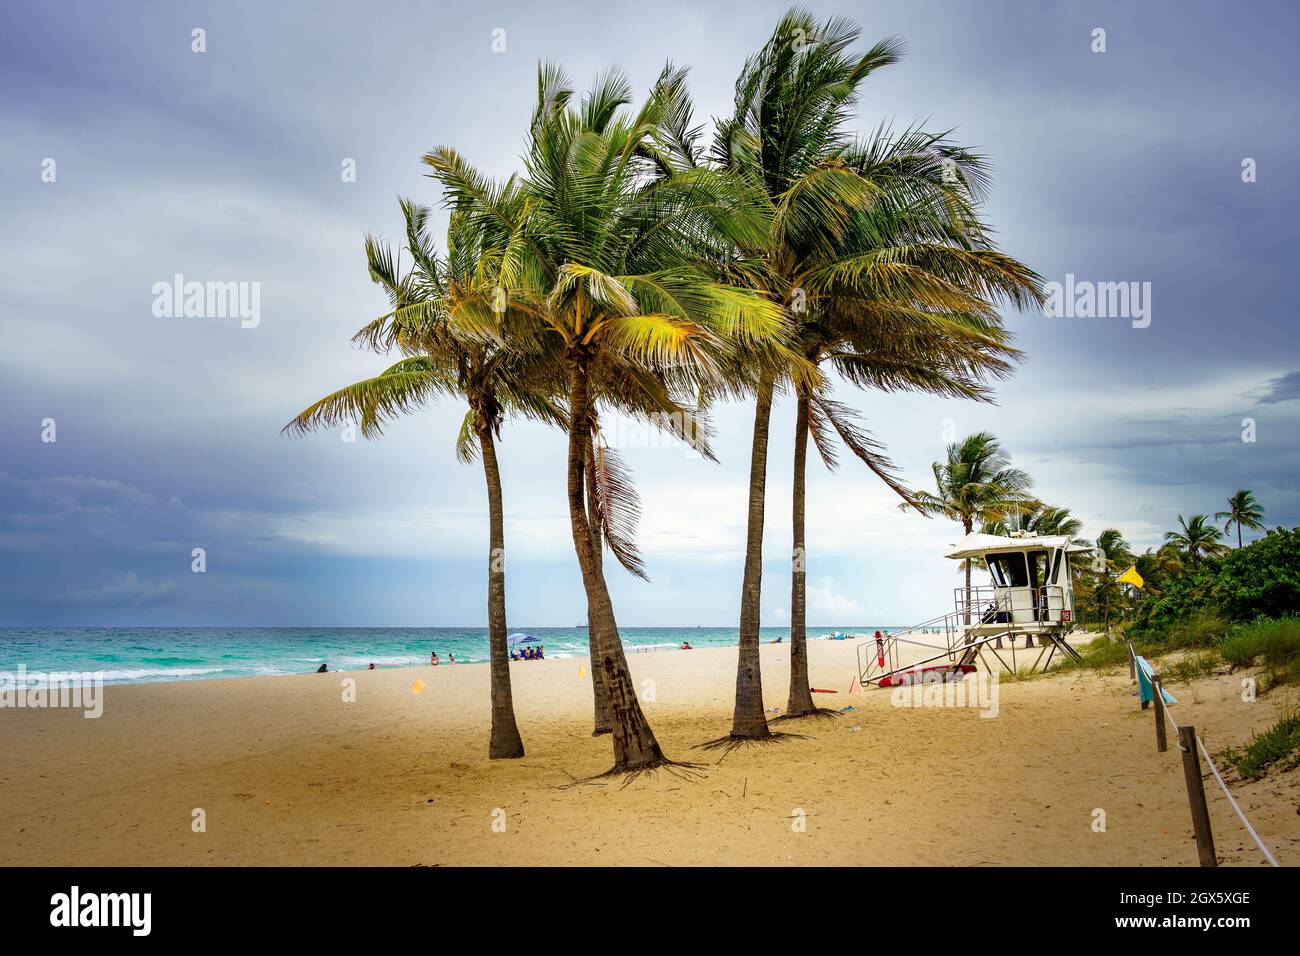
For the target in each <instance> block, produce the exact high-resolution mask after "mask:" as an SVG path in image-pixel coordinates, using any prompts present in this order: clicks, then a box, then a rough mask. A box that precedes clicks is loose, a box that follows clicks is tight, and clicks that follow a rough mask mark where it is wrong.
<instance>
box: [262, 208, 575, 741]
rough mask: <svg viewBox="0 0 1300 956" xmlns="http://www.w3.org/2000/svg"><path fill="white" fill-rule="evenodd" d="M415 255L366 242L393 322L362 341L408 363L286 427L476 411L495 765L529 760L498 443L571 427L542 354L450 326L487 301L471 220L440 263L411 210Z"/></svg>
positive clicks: (455, 230)
mask: <svg viewBox="0 0 1300 956" xmlns="http://www.w3.org/2000/svg"><path fill="white" fill-rule="evenodd" d="M401 205H402V212H403V216H404V218H405V222H406V239H407V242H406V249H407V251H408V252H409V254H410V255H411V257H412V260H413V261H412V266H411V268H410V270H409V271H407V272H406V273H405V274H402V272H401V269H400V267H399V261H400V254H395V253H394V251H393V250H392V248H391V247H389V246H387V245H385V244H381V243H379V242H378V241H376V240H375V239H374V238H373V237H368V238H367V240H366V257H367V262H368V264H369V267H370V275H371V278H372V279H373V280H374V281H375V282H376V283H378V284H379V285H381V286H382V287H383V288H384V290H385V292H386V293H387V295H388V298H389V303H390V306H391V309H390V311H389V312H387V313H386V314H384V315H383V316H381V317H380V318H378V319H376V320H375V321H373V322H371V323H370V324H368V325H367V326H366V327H365V328H363V329H362V330H361V331H360V332H359V333H358V334H357V341H358V342H362V343H364V344H367V345H370V346H372V347H374V348H376V349H377V350H380V351H387V350H389V349H393V348H396V349H398V350H400V351H402V352H404V353H406V357H405V358H403V359H402V360H401V361H399V362H397V363H396V364H395V365H393V366H391V367H390V368H388V369H386V370H385V371H383V372H382V373H380V374H379V375H377V376H375V377H373V378H370V379H366V380H364V381H360V382H356V383H354V384H352V385H349V386H347V387H345V388H342V389H340V390H338V391H337V392H334V393H332V394H330V395H327V396H326V397H325V398H322V399H321V400H320V401H318V402H315V403H314V404H312V405H311V406H309V407H308V408H306V409H305V410H303V411H302V412H301V413H300V414H299V415H297V416H296V417H295V418H294V419H293V421H291V422H290V423H289V424H288V425H286V426H285V430H286V431H288V432H291V433H304V432H308V431H311V430H314V429H316V428H328V427H332V426H334V425H336V424H338V423H340V422H343V421H348V420H354V421H357V422H359V424H360V426H361V431H362V434H363V435H365V436H367V437H377V436H379V435H380V434H381V433H382V432H383V429H384V427H385V426H386V425H387V424H388V423H389V422H391V421H392V420H394V419H395V418H398V417H399V416H401V415H403V414H406V413H409V412H411V411H413V410H415V409H417V408H420V407H423V406H424V405H426V404H427V403H429V402H431V401H433V400H435V399H438V398H448V397H450V398H457V399H460V400H461V401H463V402H464V403H465V404H466V405H467V406H468V408H467V410H466V413H465V417H464V420H463V421H462V424H461V429H460V434H459V437H458V439H457V442H456V455H457V457H458V458H459V459H460V460H461V461H462V462H466V463H468V462H471V461H473V460H474V459H475V458H476V457H477V458H479V459H480V460H481V462H482V465H483V476H484V480H485V482H486V484H487V498H488V528H489V531H488V648H489V660H490V665H489V667H490V679H491V700H492V729H491V735H490V738H489V743H488V756H489V757H492V758H503V757H522V756H523V755H524V744H523V740H522V738H521V737H520V734H519V728H518V725H517V723H516V721H515V714H514V703H513V698H512V695H511V689H510V667H509V651H508V649H507V646H506V633H507V627H506V599H505V519H504V509H503V505H502V494H501V471H500V465H499V463H498V461H497V455H496V439H497V438H498V437H499V436H500V429H501V423H502V421H503V420H504V418H505V417H506V416H508V415H512V414H514V415H523V416H525V417H529V418H535V419H542V420H545V421H548V422H550V423H552V424H559V425H562V424H564V421H565V418H564V415H563V413H562V411H561V410H560V409H559V407H558V406H557V404H556V403H554V402H553V401H552V400H551V399H549V398H548V397H547V395H546V394H545V393H544V392H543V391H541V390H539V388H538V382H539V381H540V380H541V379H540V377H539V373H540V372H541V371H542V370H543V369H544V368H545V366H544V365H542V364H540V362H539V357H538V356H537V355H536V354H530V352H529V351H528V350H526V349H512V348H508V347H506V345H505V344H503V343H502V342H501V341H499V340H497V341H494V340H488V339H481V338H480V339H476V338H471V337H467V336H463V335H460V334H458V333H457V330H456V327H455V325H454V324H452V323H451V322H450V321H449V317H450V314H451V312H452V311H453V310H454V309H455V308H457V307H458V306H459V305H460V303H462V302H464V301H466V300H469V301H472V300H474V299H475V298H476V297H479V296H480V295H481V289H480V288H479V286H480V285H481V278H480V276H479V268H480V266H481V264H482V263H481V261H480V255H481V253H482V250H481V249H480V248H478V247H477V246H476V245H475V242H474V238H473V235H474V234H473V231H472V230H470V229H468V228H467V225H468V224H467V222H466V220H465V219H464V217H462V216H457V215H453V216H452V221H451V226H450V228H449V231H448V242H447V245H448V250H447V255H446V256H445V257H439V256H438V254H437V252H436V250H435V248H434V246H433V243H432V241H431V239H430V236H429V230H428V210H427V209H426V208H424V207H421V206H417V205H415V204H413V203H411V202H410V201H408V200H402V203H401Z"/></svg>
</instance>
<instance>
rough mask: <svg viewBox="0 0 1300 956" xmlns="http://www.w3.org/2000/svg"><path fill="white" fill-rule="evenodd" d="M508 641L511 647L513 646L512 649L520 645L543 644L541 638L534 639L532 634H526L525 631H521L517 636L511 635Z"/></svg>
mask: <svg viewBox="0 0 1300 956" xmlns="http://www.w3.org/2000/svg"><path fill="white" fill-rule="evenodd" d="M507 640H509V641H510V646H511V647H515V646H516V645H519V644H540V643H542V642H541V639H540V638H536V637H533V635H531V634H525V633H524V632H523V631H520V632H519V633H517V634H511V635H510V636H509V638H507Z"/></svg>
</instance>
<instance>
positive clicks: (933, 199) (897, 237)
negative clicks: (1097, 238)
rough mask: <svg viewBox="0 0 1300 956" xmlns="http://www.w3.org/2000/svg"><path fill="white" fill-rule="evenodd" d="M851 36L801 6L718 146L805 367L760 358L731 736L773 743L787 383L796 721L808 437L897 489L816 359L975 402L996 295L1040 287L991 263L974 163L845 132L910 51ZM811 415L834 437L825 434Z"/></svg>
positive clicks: (760, 62)
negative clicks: (770, 652)
mask: <svg viewBox="0 0 1300 956" xmlns="http://www.w3.org/2000/svg"><path fill="white" fill-rule="evenodd" d="M858 36H859V31H858V29H857V27H856V26H855V25H854V24H852V23H851V22H849V21H846V20H840V19H833V20H830V21H827V22H826V23H824V24H819V23H817V22H816V21H815V20H814V19H813V18H812V16H811V15H810V14H808V13H806V12H804V11H800V10H794V11H791V12H790V13H788V14H787V15H786V16H785V17H784V18H782V20H781V22H780V23H779V24H778V25H777V28H776V30H775V31H774V32H773V34H772V36H771V38H770V39H769V40H768V41H767V43H766V44H765V45H764V47H763V48H762V50H760V51H759V53H758V54H756V55H755V56H754V57H751V58H750V60H749V61H748V62H747V63H746V64H745V67H744V69H743V70H742V73H741V76H740V78H739V80H738V81H737V84H736V109H735V113H734V115H733V116H731V117H730V118H728V119H726V120H724V121H722V122H721V123H719V126H718V131H717V136H716V138H715V144H714V150H713V154H714V160H715V162H716V163H717V164H718V165H719V166H720V167H721V168H722V169H724V170H725V171H726V172H727V174H728V175H729V177H730V178H731V179H732V181H733V182H735V183H736V184H737V188H738V189H739V190H740V192H741V193H742V194H744V195H745V196H747V197H750V198H751V199H752V201H753V203H754V204H755V205H756V206H759V207H760V208H762V209H763V210H764V212H765V221H766V225H767V230H766V232H765V234H764V236H763V237H762V242H761V243H760V244H758V245H750V246H742V248H741V250H740V255H739V259H740V262H741V263H742V265H741V266H739V267H738V272H739V273H740V275H741V276H742V277H743V278H744V280H745V281H746V282H748V283H749V284H751V285H752V286H753V287H755V288H757V289H760V290H762V291H764V292H765V293H767V294H769V295H771V296H773V297H774V298H777V299H779V300H780V301H782V302H784V303H785V304H786V305H787V308H788V313H789V315H790V318H791V320H792V321H793V322H794V323H795V324H796V332H795V335H796V339H797V340H798V343H799V351H800V353H801V357H802V359H803V363H801V365H800V366H799V367H796V368H793V369H789V368H782V367H780V366H779V365H772V364H769V363H764V362H757V363H754V372H755V381H754V382H753V392H754V394H755V416H754V434H753V442H752V447H751V463H750V491H749V512H748V523H747V536H746V554H745V570H744V576H743V581H742V588H741V612H740V652H739V659H738V663H737V679H736V703H735V708H734V713H733V721H732V729H731V733H730V736H731V737H732V738H733V739H735V738H740V739H751V738H761V737H765V736H767V735H768V730H767V723H766V720H765V718H764V710H763V702H762V675H761V672H760V668H759V655H758V635H759V628H760V626H761V621H760V606H761V600H760V599H761V588H762V553H761V547H762V536H763V522H764V491H765V485H766V459H767V441H768V427H769V420H770V413H771V406H772V399H773V395H774V393H775V391H776V390H777V388H778V387H779V386H780V384H781V383H782V380H783V379H784V380H788V382H789V384H790V385H791V387H792V388H793V389H794V391H795V395H796V401H797V402H798V403H799V407H798V409H797V411H796V415H797V419H798V424H797V426H796V449H795V468H796V476H795V484H796V488H795V507H794V522H795V528H794V533H795V552H794V562H795V569H794V579H793V583H792V630H791V643H792V647H791V665H792V681H791V692H790V701H789V711H790V712H792V713H793V714H795V715H798V714H799V713H802V712H808V711H810V710H811V709H812V703H811V693H810V691H809V689H808V687H807V676H806V667H807V659H806V652H805V643H804V640H805V627H804V607H805V601H804V587H805V582H806V578H805V574H806V552H805V550H804V542H803V537H804V534H803V528H802V524H803V494H804V480H805V479H804V476H803V468H804V466H803V461H804V459H805V457H806V448H807V436H808V435H809V434H812V435H813V437H814V440H816V438H817V436H818V434H822V435H826V436H829V435H830V434H832V433H834V434H838V435H839V437H840V438H841V439H842V440H844V441H845V443H846V445H847V446H848V447H849V448H850V449H851V450H853V452H854V453H855V454H856V455H857V456H858V457H859V458H861V459H862V460H863V461H864V462H865V463H866V464H867V466H868V467H869V468H871V469H872V470H873V471H875V472H876V474H878V475H880V476H881V477H882V478H885V480H886V481H887V483H889V484H890V486H891V487H892V488H893V489H894V490H895V491H898V492H902V489H901V486H899V485H898V484H897V482H896V480H895V479H894V478H893V477H892V475H891V474H890V472H889V469H888V467H887V462H886V461H885V460H884V459H882V458H881V457H880V448H879V446H875V445H873V444H872V443H871V442H870V439H869V436H867V435H866V434H865V433H864V432H861V431H859V430H858V429H857V428H856V426H855V425H853V423H852V422H851V420H850V419H849V418H848V417H847V409H845V408H844V407H843V406H838V405H835V404H834V403H833V402H832V400H831V399H829V397H828V393H824V392H822V386H821V384H820V381H821V380H820V378H819V377H818V376H815V375H812V374H810V373H809V372H808V371H807V369H806V366H807V365H808V364H811V365H813V366H814V367H815V366H816V365H817V364H820V363H822V362H825V363H827V364H828V365H829V366H831V367H833V368H835V369H837V370H838V371H840V372H841V373H842V374H843V375H844V376H845V377H847V378H849V380H850V381H852V382H854V384H858V385H863V386H873V387H881V388H887V389H893V388H912V389H918V390H933V391H937V392H939V393H941V394H950V395H951V394H958V395H965V396H972V397H973V396H975V395H977V394H979V393H980V386H979V384H978V382H979V379H980V377H981V375H983V374H984V373H986V372H988V371H990V370H994V369H996V372H995V374H1003V373H1005V371H1007V370H1009V364H1008V359H1009V358H1010V357H1011V356H1013V355H1014V350H1012V349H1010V347H1009V346H1008V345H1007V344H1006V336H1005V333H1004V332H1003V331H1002V328H1001V320H1000V318H999V317H998V316H997V313H996V311H995V310H994V309H993V308H992V307H991V305H990V302H989V300H990V299H992V298H1004V297H1005V298H1008V299H1011V300H1013V301H1016V302H1017V303H1019V302H1023V301H1030V300H1032V299H1033V298H1034V297H1035V296H1036V294H1037V293H1036V291H1035V283H1036V277H1035V276H1033V274H1032V273H1031V272H1029V271H1028V270H1026V269H1024V267H1023V266H1021V265H1020V264H1019V263H1016V262H1014V260H1010V259H1008V258H1007V257H1004V256H1001V255H1000V254H999V253H996V252H995V251H994V250H993V249H992V248H991V247H990V245H989V244H988V243H987V241H986V237H985V235H984V233H983V229H982V227H981V226H980V224H979V222H978V220H977V219H976V217H975V216H974V214H973V211H972V207H971V204H970V197H969V193H968V192H967V190H968V188H969V186H970V184H971V183H972V182H974V181H976V180H977V179H978V178H979V177H980V176H981V175H982V171H981V170H980V169H979V166H978V162H977V161H976V158H975V157H972V156H970V155H969V154H967V153H965V151H962V150H960V149H957V148H955V147H951V146H949V145H947V144H946V143H944V142H943V140H942V137H939V136H933V135H929V134H923V133H918V132H915V131H908V132H906V133H905V134H903V135H902V136H898V137H893V136H890V135H889V134H888V133H886V132H884V131H882V132H880V133H878V134H877V135H876V136H874V137H872V138H871V139H869V140H868V141H866V142H865V143H856V142H853V141H852V140H851V139H850V138H849V136H848V134H847V124H848V122H849V120H850V118H851V113H852V109H853V106H854V103H855V101H856V97H857V92H858V88H859V87H860V86H861V84H862V83H863V82H864V81H865V80H866V78H867V77H868V76H870V75H871V74H872V73H873V72H874V71H875V70H877V69H879V68H881V67H883V66H886V65H888V64H890V63H893V62H895V61H896V60H897V59H898V56H899V53H900V47H899V44H898V43H897V42H896V41H893V40H886V41H882V42H880V43H877V44H876V45H875V46H874V47H872V48H871V49H869V50H867V51H866V52H865V53H863V54H861V55H853V54H851V53H849V52H848V48H849V47H850V46H851V45H852V44H853V42H854V41H855V40H856V39H857V38H858ZM964 167H965V168H964ZM953 171H956V175H955V176H954V175H952V174H951V173H952V172H953ZM837 409H839V410H841V411H842V412H844V413H845V414H836V410H837ZM818 423H821V424H823V425H825V426H827V427H825V428H823V429H821V430H820V432H819V431H818V428H817V426H818ZM842 426H843V427H842ZM820 448H821V443H819V449H820ZM823 457H825V453H824V450H823Z"/></svg>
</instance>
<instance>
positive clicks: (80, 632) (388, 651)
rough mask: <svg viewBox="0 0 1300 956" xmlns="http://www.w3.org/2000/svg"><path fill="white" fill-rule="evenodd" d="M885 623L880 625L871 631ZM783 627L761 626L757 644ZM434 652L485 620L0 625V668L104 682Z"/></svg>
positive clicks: (575, 642)
mask: <svg viewBox="0 0 1300 956" xmlns="http://www.w3.org/2000/svg"><path fill="white" fill-rule="evenodd" d="M891 629H892V628H885V627H881V628H880V630H886V631H887V630H891ZM874 630H876V627H854V628H847V627H846V628H829V627H816V628H809V629H808V636H809V638H810V639H813V640H817V639H821V638H825V637H829V636H830V635H831V634H834V633H837V632H843V633H849V634H862V633H866V634H870V633H872V632H873V631H874ZM521 632H522V633H526V634H530V635H532V636H533V637H535V638H538V639H539V640H540V641H541V643H542V644H543V645H544V646H545V648H546V657H547V659H548V660H549V659H552V658H563V657H585V656H587V652H588V651H587V630H586V628H565V627H536V628H518V629H514V630H512V631H511V633H512V634H516V633H521ZM789 634H790V629H789V628H788V627H765V628H763V637H762V640H763V643H767V642H768V641H771V640H772V639H774V638H777V637H781V638H785V639H787V640H788V638H789ZM621 635H622V638H623V646H624V648H625V649H626V651H627V653H628V654H635V653H650V652H653V651H657V650H663V649H665V648H676V647H680V646H681V644H682V642H683V641H689V642H690V643H691V645H692V646H693V647H726V646H730V647H734V646H735V645H736V641H737V639H738V638H737V631H736V629H735V628H734V627H629V628H623V629H622V630H621ZM430 651H437V652H438V659H439V661H440V662H441V663H442V664H444V665H445V664H447V663H448V658H449V657H450V656H451V655H455V657H456V663H457V664H461V663H464V664H477V663H483V662H486V661H487V659H488V637H487V629H486V628H476V627H468V628H455V627H429V628H422V627H392V628H386V627H361V628H328V627H326V628H316V627H236V628H221V627H193V628H183V627H182V628H177V627H74V628H68V627H48V628H44V627H42V628H3V629H0V672H8V673H16V672H17V670H18V667H19V665H24V666H25V667H26V670H27V672H28V673H29V674H30V673H32V672H46V673H57V672H69V671H72V672H87V671H89V672H100V673H102V675H103V679H104V681H105V682H106V683H113V684H141V683H151V682H155V681H173V680H209V679H215V678H223V677H259V676H264V675H270V674H307V673H311V672H312V671H315V670H316V669H317V668H319V667H320V665H321V664H325V665H327V666H328V667H329V669H330V670H332V671H335V670H339V671H343V670H362V669H364V668H366V667H368V666H369V665H370V664H374V665H375V667H376V668H381V667H409V666H412V665H415V664H427V663H428V661H429V652H430Z"/></svg>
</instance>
